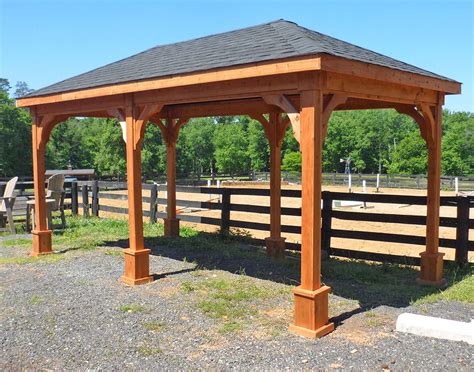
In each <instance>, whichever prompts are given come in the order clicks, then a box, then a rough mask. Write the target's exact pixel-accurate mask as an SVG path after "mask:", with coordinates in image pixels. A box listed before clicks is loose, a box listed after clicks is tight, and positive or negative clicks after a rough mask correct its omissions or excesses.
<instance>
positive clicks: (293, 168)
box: [281, 151, 301, 172]
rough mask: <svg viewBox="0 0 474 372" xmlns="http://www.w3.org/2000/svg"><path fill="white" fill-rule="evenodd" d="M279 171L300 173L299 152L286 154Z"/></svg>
mask: <svg viewBox="0 0 474 372" xmlns="http://www.w3.org/2000/svg"><path fill="white" fill-rule="evenodd" d="M281 169H282V170H284V171H288V172H301V152H299V151H295V152H287V153H286V154H285V156H284V158H283V164H282V166H281Z"/></svg>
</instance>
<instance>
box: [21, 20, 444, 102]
mask: <svg viewBox="0 0 474 372" xmlns="http://www.w3.org/2000/svg"><path fill="white" fill-rule="evenodd" d="M318 54H329V55H333V56H337V57H343V58H347V59H351V60H356V61H361V62H367V63H372V64H375V65H380V66H384V67H389V68H392V69H396V70H401V71H406V72H411V73H415V74H419V75H423V76H429V77H433V78H437V79H442V80H447V81H453V80H451V79H449V78H446V77H443V76H440V75H437V74H434V73H432V72H429V71H426V70H423V69H421V68H418V67H415V66H412V65H409V64H407V63H404V62H401V61H398V60H396V59H393V58H390V57H387V56H384V55H382V54H379V53H375V52H372V51H370V50H368V49H364V48H361V47H358V46H356V45H353V44H350V43H347V42H345V41H341V40H338V39H335V38H333V37H330V36H327V35H324V34H321V33H319V32H316V31H312V30H309V29H307V28H304V27H301V26H299V25H297V24H296V23H293V22H289V21H285V20H278V21H274V22H270V23H265V24H262V25H258V26H253V27H248V28H244V29H240V30H235V31H230V32H225V33H221V34H216V35H211V36H206V37H201V38H198V39H194V40H189V41H183V42H179V43H174V44H168V45H159V46H156V47H153V48H151V49H148V50H145V51H144V52H141V53H138V54H135V55H133V56H131V57H128V58H125V59H122V60H120V61H117V62H113V63H110V64H108V65H105V66H103V67H99V68H97V69H95V70H92V71H89V72H86V73H84V74H81V75H77V76H75V77H72V78H70V79H66V80H63V81H61V82H59V83H56V84H53V85H50V86H47V87H45V88H42V89H38V90H36V91H34V92H32V93H30V94H28V95H27V96H26V97H36V96H43V95H49V94H54V93H61V92H68V91H74V90H79V89H87V88H94V87H99V86H106V85H113V84H119V83H125V82H131V81H139V80H145V79H151V78H159V77H165V76H173V75H182V74H186V73H191V72H198V71H205V70H210V69H215V68H224V67H231V66H238V65H245V64H248V63H256V62H264V61H272V60H280V59H284V58H290V57H304V56H309V55H318Z"/></svg>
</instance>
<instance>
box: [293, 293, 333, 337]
mask: <svg viewBox="0 0 474 372" xmlns="http://www.w3.org/2000/svg"><path fill="white" fill-rule="evenodd" d="M330 292H331V288H330V287H328V286H322V287H321V288H319V289H317V290H315V291H309V290H306V289H302V288H301V287H296V288H294V289H293V293H294V296H295V297H294V299H295V320H294V323H293V324H291V325H290V327H289V330H290V331H291V332H293V333H296V334H298V335H300V336H304V337H308V338H319V337H323V336H325V335H327V334H328V333H330V332H332V331H333V330H334V323H328V320H329V304H328V301H329V293H330Z"/></svg>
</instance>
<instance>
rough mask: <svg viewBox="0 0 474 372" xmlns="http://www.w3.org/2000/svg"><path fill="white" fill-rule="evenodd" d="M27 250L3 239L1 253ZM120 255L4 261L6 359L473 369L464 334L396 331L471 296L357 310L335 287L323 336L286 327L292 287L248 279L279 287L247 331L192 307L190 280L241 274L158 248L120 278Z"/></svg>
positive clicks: (452, 314)
mask: <svg viewBox="0 0 474 372" xmlns="http://www.w3.org/2000/svg"><path fill="white" fill-rule="evenodd" d="M26 253H27V250H26V249H25V248H15V247H1V242H0V257H12V256H24V255H25V254H26ZM117 253H119V248H110V247H107V248H101V249H96V250H91V251H76V252H68V253H66V254H64V256H65V259H63V260H60V261H56V262H40V261H38V262H35V263H28V264H23V265H16V264H7V265H1V266H0V287H1V292H2V293H1V299H0V301H1V309H2V310H1V312H0V322H1V324H0V343H1V350H2V352H1V355H0V368H1V369H3V370H20V369H50V370H64V369H79V370H86V369H107V370H127V369H129V370H135V369H140V370H152V369H158V368H159V369H165V368H166V369H195V368H206V369H207V368H214V369H233V368H235V369H244V370H253V369H292V370H293V369H303V368H304V369H306V368H334V369H336V368H343V369H358V370H361V369H362V370H380V369H393V370H406V369H436V370H473V369H474V361H473V357H472V356H473V354H474V347H472V346H469V345H468V344H466V343H462V342H450V341H443V340H436V339H430V338H422V337H417V336H413V335H407V334H400V333H396V332H394V326H395V320H396V317H397V316H398V315H399V314H400V313H402V312H406V311H409V312H416V313H421V314H424V315H434V316H440V317H446V318H452V319H457V320H463V321H469V320H470V319H471V318H474V307H473V306H472V305H469V304H463V303H457V302H438V303H433V304H425V305H418V306H409V307H396V306H385V305H378V306H376V307H374V308H372V309H370V310H364V311H361V309H360V308H359V305H358V302H357V301H355V300H353V299H349V298H343V297H339V296H336V295H331V298H330V302H331V314H332V315H333V316H338V315H339V316H340V317H339V318H338V319H339V324H338V327H337V328H336V330H335V331H334V332H333V333H331V334H330V335H328V336H326V337H324V338H322V339H319V340H307V339H304V338H301V337H298V336H295V335H292V334H290V333H288V331H287V329H286V328H287V324H288V322H289V321H290V320H291V312H292V301H291V294H290V287H289V286H287V285H285V284H281V283H278V282H276V281H272V280H264V279H257V278H251V281H252V283H254V284H256V285H257V286H259V287H260V286H262V287H265V288H268V289H269V290H280V291H281V293H282V294H281V295H279V296H277V298H270V299H268V298H265V299H256V300H255V301H254V304H253V305H255V307H256V308H259V309H263V310H262V311H259V312H257V313H255V314H253V315H251V316H250V317H249V319H247V322H246V323H245V324H244V327H243V329H242V330H240V331H238V332H229V333H224V332H221V331H220V329H221V328H220V327H221V326H222V320H221V319H216V318H212V317H210V316H208V315H206V314H205V313H203V311H202V309H200V308H198V307H197V306H196V304H197V303H198V302H199V301H200V300H202V298H200V297H201V294H202V293H201V292H199V291H196V292H190V293H185V292H184V291H183V289H182V288H183V283H191V284H190V285H193V283H195V285H199V283H202V282H205V281H206V280H211V279H212V278H224V279H226V280H227V279H229V280H230V279H233V278H234V279H235V278H238V277H239V276H238V275H237V274H232V273H229V271H224V270H218V269H215V270H201V269H198V268H197V267H196V264H195V263H191V262H187V261H186V260H184V261H183V260H178V259H176V258H175V257H174V256H173V255H172V254H170V255H164V254H162V255H153V256H152V257H151V270H152V272H154V273H157V280H156V281H155V282H153V283H151V284H149V285H144V286H138V287H128V286H125V285H123V284H121V283H120V282H118V281H117V278H118V277H119V276H120V275H121V274H122V270H123V259H122V257H120V256H119V255H117ZM274 266H275V264H274V263H273V267H274ZM247 274H248V275H250V274H249V272H247ZM267 274H268V275H269V276H271V275H272V274H271V273H270V272H269V271H267ZM124 306H128V307H124ZM348 314H349V315H350V316H348Z"/></svg>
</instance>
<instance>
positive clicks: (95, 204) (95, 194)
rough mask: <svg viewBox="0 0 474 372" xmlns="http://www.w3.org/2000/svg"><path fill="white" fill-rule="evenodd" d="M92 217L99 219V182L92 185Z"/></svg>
mask: <svg viewBox="0 0 474 372" xmlns="http://www.w3.org/2000/svg"><path fill="white" fill-rule="evenodd" d="M92 215H93V216H95V217H99V181H97V180H95V181H94V182H93V183H92Z"/></svg>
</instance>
